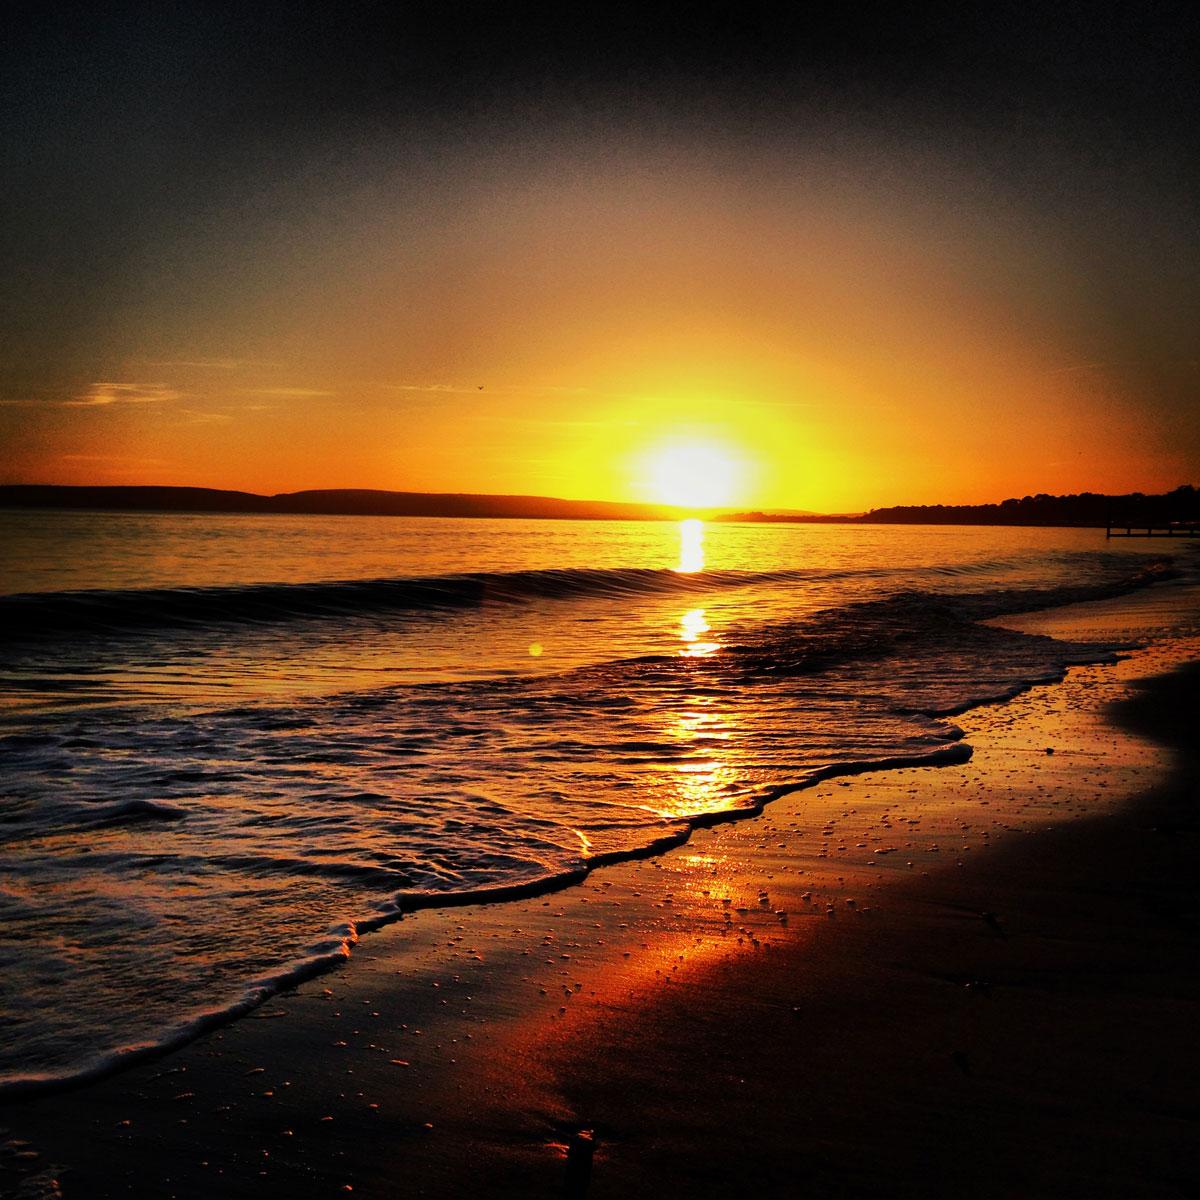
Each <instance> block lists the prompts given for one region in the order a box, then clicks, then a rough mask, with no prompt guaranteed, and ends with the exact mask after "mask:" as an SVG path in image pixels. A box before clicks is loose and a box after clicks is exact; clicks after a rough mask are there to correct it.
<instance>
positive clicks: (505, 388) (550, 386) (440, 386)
mask: <svg viewBox="0 0 1200 1200" xmlns="http://www.w3.org/2000/svg"><path fill="white" fill-rule="evenodd" d="M378 386H379V387H382V388H387V389H388V390H389V391H393V392H441V393H448V394H451V395H463V396H471V395H474V394H475V393H476V392H486V391H487V390H488V385H487V384H486V383H477V384H475V385H474V386H473V387H471V386H466V385H463V384H458V383H381V384H379V385H378ZM492 390H493V391H497V392H548V393H553V394H558V395H573V396H578V395H584V394H585V393H590V392H591V390H592V389H591V388H586V387H575V386H572V385H569V384H557V383H505V384H501V385H500V386H499V387H496V388H493V389H492Z"/></svg>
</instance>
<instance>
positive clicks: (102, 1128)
mask: <svg viewBox="0 0 1200 1200" xmlns="http://www.w3.org/2000/svg"><path fill="white" fill-rule="evenodd" d="M1164 595H1165V596H1167V597H1168V599H1170V593H1166V592H1162V593H1160V592H1158V591H1157V589H1156V590H1155V592H1153V593H1151V594H1150V598H1149V599H1145V600H1140V601H1137V602H1136V603H1133V604H1127V605H1126V606H1125V608H1124V609H1120V610H1116V609H1110V610H1109V612H1108V616H1107V617H1104V616H1103V615H1100V616H1098V615H1097V613H1098V611H1099V606H1086V608H1085V610H1084V611H1079V612H1070V611H1068V610H1060V611H1059V612H1057V613H1052V614H1041V615H1037V616H1033V617H1030V618H1021V619H1020V620H1022V621H1025V622H1026V624H1025V625H1024V626H1023V627H1026V628H1029V629H1031V631H1034V632H1038V631H1042V632H1055V631H1060V632H1063V633H1064V634H1067V633H1069V632H1071V630H1072V628H1075V629H1076V630H1078V628H1079V627H1080V623H1084V624H1086V623H1088V622H1092V623H1093V624H1094V623H1095V622H1097V621H1100V622H1101V623H1102V624H1103V623H1104V622H1105V621H1107V624H1106V625H1104V628H1105V629H1106V630H1108V631H1110V632H1111V631H1112V630H1114V629H1117V628H1128V630H1129V632H1130V633H1131V634H1132V635H1137V634H1139V633H1145V632H1146V631H1147V630H1148V629H1150V628H1151V627H1152V626H1153V623H1154V620H1155V619H1157V618H1156V617H1155V615H1154V613H1155V611H1156V610H1154V609H1153V606H1154V605H1160V606H1161V605H1163V604H1164V603H1166V601H1164V600H1163V599H1162V597H1163V596H1164ZM1171 602H1172V603H1174V604H1175V605H1176V608H1178V605H1179V602H1180V598H1179V597H1178V596H1175V597H1174V599H1173V600H1172V601H1171ZM1187 603H1188V604H1191V605H1192V606H1193V610H1194V598H1192V599H1189V600H1187ZM1139 606H1140V607H1139ZM1168 607H1169V605H1168ZM1176 615H1177V614H1176ZM1172 619H1173V618H1172ZM1189 619H1194V612H1193V618H1189ZM1163 620H1164V621H1166V620H1167V617H1163ZM1121 622H1124V625H1122V624H1121ZM1006 623H1009V622H1006ZM1073 623H1074V624H1073ZM1186 658H1192V659H1195V658H1200V641H1198V640H1197V638H1196V637H1195V636H1194V635H1193V636H1191V637H1187V638H1183V639H1177V640H1175V641H1174V642H1171V643H1156V644H1154V645H1152V646H1151V647H1150V648H1149V649H1147V650H1143V651H1139V652H1138V653H1136V654H1134V655H1132V656H1131V657H1130V658H1128V659H1127V660H1126V661H1124V662H1122V663H1120V664H1118V665H1116V666H1095V667H1084V668H1078V669H1073V670H1072V671H1071V673H1070V675H1069V677H1068V678H1067V680H1066V681H1065V682H1063V683H1062V684H1058V685H1053V686H1049V687H1043V688H1037V689H1035V690H1033V691H1031V692H1028V693H1026V694H1025V695H1023V696H1021V697H1018V698H1017V699H1015V700H1013V701H1011V702H1010V703H1008V704H1005V705H1001V706H996V707H992V708H986V709H980V710H977V711H975V712H972V713H969V714H967V715H966V716H964V717H963V718H962V719H961V721H960V724H961V725H962V727H963V729H964V731H965V733H966V736H967V740H968V741H969V742H970V743H971V745H972V746H974V748H975V757H974V758H973V760H972V761H971V762H970V763H968V764H966V765H964V766H950V767H942V768H932V767H927V768H918V769H911V770H903V771H893V772H887V773H881V774H878V775H869V776H862V777H859V778H856V779H851V780H841V781H829V782H826V783H824V784H821V785H819V786H817V787H815V788H812V789H809V790H806V791H802V792H799V793H795V794H793V795H791V796H788V797H785V798H783V799H782V800H779V801H777V802H776V803H775V804H773V805H772V806H771V807H770V808H769V809H768V811H767V812H766V814H765V815H763V816H762V817H760V818H757V819H755V820H749V821H743V822H739V823H736V824H732V825H726V826H721V827H718V828H715V829H711V830H707V831H702V832H699V833H697V834H696V835H695V836H694V837H693V839H692V841H691V842H690V843H688V845H686V846H684V847H682V848H680V849H679V850H676V851H674V852H672V853H669V854H666V855H663V856H661V857H658V858H654V859H648V860H644V861H641V862H635V863H628V864H624V865H621V866H618V867H614V868H611V869H606V870H603V871H599V872H596V873H595V874H594V875H593V876H591V877H590V878H589V879H588V880H587V881H586V882H585V883H584V884H582V885H580V886H577V887H574V888H571V889H568V890H566V891H564V892H561V893H557V894H555V895H551V896H543V897H541V898H538V899H532V900H523V901H519V902H513V903H509V904H500V905H491V906H474V907H468V908H462V909H447V910H440V911H429V912H424V913H421V914H418V915H416V916H414V917H412V918H410V919H406V920H405V921H403V922H401V923H400V924H399V925H396V926H393V927H391V928H389V929H387V930H384V931H381V932H380V933H378V934H374V935H371V936H370V937H368V938H366V939H364V940H363V941H362V942H361V943H360V945H359V948H358V950H357V952H356V953H355V955H354V958H353V960H352V961H351V963H350V964H349V965H348V966H347V967H346V968H345V969H343V970H340V971H338V972H336V973H334V974H331V975H327V976H325V977H323V978H320V979H317V980H314V981H312V982H310V983H307V984H304V985H303V986H301V987H300V988H298V989H297V990H296V991H294V992H292V993H289V994H287V995H283V996H280V997H277V998H276V999H275V1000H273V1001H271V1002H270V1003H268V1004H267V1005H266V1006H264V1007H263V1008H262V1009H260V1010H258V1011H257V1012H256V1013H255V1014H253V1015H252V1016H251V1017H249V1018H246V1019H243V1020H242V1021H239V1022H237V1023H236V1024H234V1025H232V1026H230V1027H228V1028H226V1029H223V1030H220V1031H217V1032H216V1033H213V1034H210V1035H208V1036H207V1037H205V1038H203V1039H201V1040H199V1041H197V1042H195V1043H193V1044H192V1045H190V1046H188V1047H186V1048H184V1049H183V1050H182V1051H179V1052H177V1053H176V1054H174V1055H171V1056H169V1057H167V1058H164V1059H161V1060H159V1061H157V1062H153V1063H148V1064H145V1065H143V1066H141V1067H138V1068H136V1069H134V1070H131V1071H128V1072H126V1073H125V1074H123V1075H120V1076H116V1077H114V1078H111V1079H108V1080H105V1081H103V1082H101V1083H98V1084H94V1085H92V1086H89V1087H86V1088H82V1089H79V1090H77V1091H74V1092H70V1093H66V1094H62V1095H58V1096H47V1097H42V1098H39V1099H37V1100H28V1101H25V1102H23V1103H16V1104H13V1105H9V1106H7V1107H6V1108H5V1109H3V1110H0V1126H3V1127H4V1128H5V1130H6V1131H7V1136H6V1140H5V1142H4V1145H3V1149H2V1150H0V1190H2V1191H3V1194H4V1195H6V1196H7V1195H9V1194H12V1195H14V1196H24V1195H30V1196H37V1195H55V1194H59V1193H61V1194H62V1195H65V1196H68V1197H70V1196H79V1197H103V1196H189V1197H193V1196H194V1197H223V1196H231V1197H232V1196H281V1197H282V1196H296V1197H308V1196H337V1195H345V1194H348V1193H349V1192H353V1194H355V1195H366V1196H372V1197H374V1196H379V1197H383V1196H388V1197H395V1196H409V1195H412V1196H433V1197H453V1196H468V1195H479V1196H546V1197H552V1196H562V1195H565V1194H572V1193H571V1192H570V1191H568V1190H567V1179H568V1171H567V1157H566V1156H567V1146H568V1144H569V1143H571V1141H572V1140H573V1139H576V1140H578V1133H579V1131H580V1130H583V1129H587V1130H591V1131H594V1146H595V1152H594V1159H593V1161H592V1164H591V1169H590V1172H585V1171H583V1170H582V1169H581V1170H577V1171H576V1172H575V1176H574V1183H573V1184H572V1187H574V1193H573V1194H576V1195H578V1194H586V1195H588V1196H594V1197H617V1196H622V1197H628V1196H650V1195H658V1196H675V1195H689V1194H690V1195H699V1196H716V1195H722V1196H729V1195H751V1194H757V1195H762V1196H779V1197H783V1196H795V1195H810V1196H819V1197H823V1196H829V1197H839V1196H868V1195H869V1196H879V1195H884V1196H913V1195H921V1196H928V1195H935V1196H940V1195H946V1196H950V1195H954V1196H961V1195H970V1196H1021V1197H1025V1196H1047V1197H1050V1196H1088V1197H1097V1196H1112V1197H1117V1196H1120V1197H1141V1196H1145V1197H1152V1196H1154V1197H1156V1196H1163V1197H1167V1196H1188V1195H1195V1194H1197V1192H1198V1191H1200V1161H1198V1160H1197V1155H1196V1152H1195V1145H1196V1143H1197V1133H1198V1132H1200V1130H1198V1126H1197V1119H1198V1118H1200V1087H1198V1086H1197V1078H1198V1075H1200V1071H1198V1068H1200V1051H1198V1050H1197V1039H1196V1037H1195V1028H1196V1018H1197V1015H1198V1014H1200V973H1198V969H1197V968H1198V959H1197V955H1196V948H1197V931H1198V928H1200V926H1198V923H1197V921H1198V914H1200V897H1198V895H1197V885H1196V883H1195V877H1196V871H1195V861H1196V857H1197V848H1198V845H1197V817H1196V812H1195V801H1196V795H1197V782H1198V780H1200V762H1198V760H1197V756H1196V750H1195V748H1194V745H1193V744H1192V741H1191V739H1192V735H1193V731H1194V730H1195V729H1196V728H1197V727H1198V725H1197V696H1198V694H1200V667H1197V666H1191V667H1187V668H1184V669H1182V670H1176V671H1172V668H1175V667H1177V666H1178V664H1179V662H1180V660H1182V659H1186ZM1164 671H1172V673H1170V674H1167V675H1165V676H1164V675H1162V672H1164ZM1147 676H1158V678H1157V679H1156V681H1155V682H1153V683H1152V684H1150V685H1148V686H1145V687H1143V686H1140V685H1135V682H1134V681H1136V680H1138V679H1140V678H1144V677H1147ZM247 936H255V931H254V930H247ZM264 936H269V932H266V933H264ZM585 1174H586V1175H587V1176H588V1178H587V1179H586V1192H583V1191H582V1190H581V1189H582V1188H583V1186H584V1180H583V1177H584V1175H585Z"/></svg>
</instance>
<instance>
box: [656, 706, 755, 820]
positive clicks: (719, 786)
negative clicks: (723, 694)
mask: <svg viewBox="0 0 1200 1200" xmlns="http://www.w3.org/2000/svg"><path fill="white" fill-rule="evenodd" d="M713 705H714V699H713V698H712V697H705V698H703V699H700V698H698V699H697V700H696V701H695V702H694V703H693V705H692V706H691V707H689V708H688V709H687V710H686V711H684V712H681V713H680V714H679V716H678V717H677V718H676V721H675V727H674V728H673V729H672V731H671V732H672V734H673V736H674V737H675V738H676V739H677V740H678V741H679V742H680V743H681V745H680V749H681V751H682V752H683V755H684V756H681V757H680V759H678V760H677V761H676V762H675V764H674V766H673V768H672V772H671V781H670V789H669V792H668V795H667V796H666V797H664V801H663V802H661V803H660V804H658V805H657V806H656V807H655V809H654V811H655V812H656V813H657V814H658V815H659V816H661V817H667V818H672V817H690V816H695V815H696V814H697V813H702V812H713V811H716V810H719V809H724V808H728V807H729V805H730V802H731V800H732V798H733V795H734V793H735V792H736V791H737V775H736V772H735V771H734V769H733V767H732V765H731V764H730V763H729V762H728V761H727V760H726V755H725V754H724V753H723V750H724V745H723V743H726V742H728V741H729V740H730V739H731V738H732V737H733V727H732V725H731V724H730V722H729V719H728V718H727V716H726V715H725V714H724V713H722V712H718V711H716V710H715V709H714V708H713Z"/></svg>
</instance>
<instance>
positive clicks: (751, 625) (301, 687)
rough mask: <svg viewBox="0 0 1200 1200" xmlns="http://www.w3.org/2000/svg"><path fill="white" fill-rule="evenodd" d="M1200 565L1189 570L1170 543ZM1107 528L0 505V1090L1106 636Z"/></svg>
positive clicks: (264, 989)
mask: <svg viewBox="0 0 1200 1200" xmlns="http://www.w3.org/2000/svg"><path fill="white" fill-rule="evenodd" d="M1170 550H1171V552H1172V553H1177V554H1178V555H1179V557H1180V559H1182V560H1183V561H1182V562H1176V563H1175V566H1174V569H1175V570H1177V571H1178V570H1182V571H1184V572H1192V571H1193V570H1194V568H1193V565H1192V564H1193V562H1194V556H1193V555H1189V554H1188V553H1186V552H1184V548H1180V549H1178V550H1177V549H1176V548H1175V547H1170ZM1163 557H1164V554H1163V551H1162V549H1161V547H1160V545H1159V544H1154V543H1144V542H1128V543H1127V542H1113V543H1108V544H1106V543H1105V540H1104V537H1103V535H1102V534H1100V535H1097V533H1096V532H1095V531H1091V530H1011V529H987V528H933V527H902V526H888V527H884V526H876V527H872V526H862V527H842V526H821V525H712V524H709V525H707V526H701V525H700V524H699V523H696V522H689V523H685V524H684V525H682V526H680V525H674V524H666V523H664V524H655V523H625V522H612V523H590V522H555V521H547V522H525V521H468V520H463V521H450V520H443V521H438V520H415V519H414V520H410V519H400V518H397V519H391V518H352V517H283V516H271V517H255V516H206V515H164V514H107V513H11V512H6V513H0V641H2V642H3V650H4V653H3V658H2V659H0V755H2V762H3V776H2V784H0V1028H2V1029H3V1030H4V1035H5V1036H4V1037H3V1038H2V1039H0V1095H2V1094H3V1092H4V1091H5V1090H6V1089H10V1090H11V1089H13V1088H16V1087H20V1086H25V1085H28V1083H29V1082H30V1081H38V1080H49V1081H53V1080H61V1079H65V1078H71V1077H78V1076H80V1075H85V1074H87V1073H88V1072H92V1071H95V1070H99V1069H103V1068H104V1067H105V1066H106V1065H109V1064H111V1063H112V1062H113V1061H114V1060H115V1058H119V1057H120V1056H121V1055H123V1054H126V1053H128V1052H129V1051H130V1050H131V1049H136V1048H137V1047H140V1046H148V1045H149V1046H153V1045H161V1044H164V1043H169V1042H171V1041H175V1040H179V1039H181V1038H185V1037H187V1036H189V1035H190V1034H191V1033H193V1032H194V1031H195V1030H196V1029H197V1028H198V1027H200V1026H201V1025H202V1024H203V1022H204V1021H206V1020H208V1019H210V1018H212V1017H213V1016H215V1015H218V1014H223V1013H230V1012H234V1011H240V1010H241V1009H243V1008H245V1007H247V1006H249V1005H252V1004H254V1003H255V1002H257V1001H259V1000H261V999H262V998H263V997H264V996H265V995H268V994H270V992H271V991H272V990H273V989H276V988H278V987H279V986H281V985H282V984H283V983H285V982H287V981H288V980H289V979H292V978H295V977H296V976H297V975H298V974H303V973H305V972H307V971H311V970H313V969H316V968H318V967H319V966H321V965H323V964H326V963H329V962H332V961H337V960H338V959H339V958H341V957H343V956H344V955H346V954H347V953H349V952H350V949H351V947H352V946H353V944H354V941H355V940H356V937H357V936H358V934H359V933H361V932H362V930H363V929H364V928H369V927H371V926H372V925H374V924H378V923H380V922H383V921H386V920H390V919H394V918H395V916H397V915H398V914H399V913H401V912H403V911H404V910H405V909H411V908H414V907H418V906H422V905H428V904H431V903H437V902H438V900H439V899H445V898H446V897H449V896H456V897H460V896H462V895H464V894H471V895H484V896H486V895H487V894H489V893H491V892H495V893H497V894H499V895H503V894H504V893H505V891H506V890H508V889H512V888H522V887H533V886H540V885H544V884H546V883H547V882H551V881H555V880H560V879H569V878H573V877H577V876H579V875H580V874H581V873H583V872H586V871H587V870H589V869H591V868H592V867H594V866H596V865H597V864H599V863H602V862H604V861H605V860H611V859H613V858H620V857H622V856H624V855H628V854H630V853H631V852H634V851H637V850H641V849H644V848H645V847H647V846H650V845H656V844H669V843H670V842H671V841H672V840H678V839H679V838H681V837H683V836H685V835H686V832H687V830H688V829H689V828H690V827H691V824H692V823H694V822H695V821H697V820H702V819H704V818H705V817H706V816H707V815H709V814H712V813H715V812H722V811H725V810H729V809H739V808H740V809H747V810H753V809H754V808H756V807H757V806H759V805H761V803H762V802H763V801H764V800H766V799H769V798H770V797H771V796H772V795H773V794H776V793H777V792H778V791H779V790H782V789H786V788H788V787H792V786H796V785H798V784H803V783H804V782H806V781H809V780H812V779H813V778H815V777H817V776H818V775H819V774H820V773H822V772H828V771H831V770H833V771H836V770H841V769H845V768H847V767H849V766H853V765H855V764H862V763H868V762H869V763H888V762H892V761H911V760H913V759H922V758H935V759H936V758H942V759H947V758H949V759H953V758H955V757H961V756H963V755H965V754H966V753H967V750H966V748H965V747H964V746H963V745H962V744H961V743H960V742H959V740H958V737H959V735H958V731H957V730H956V729H955V728H954V726H953V724H952V722H950V720H949V719H948V714H951V713H953V712H955V711H961V710H962V709H963V708H965V707H968V706H970V705H972V704H975V703H979V702H981V701H984V700H988V699H994V698H999V697H1003V696H1006V695H1009V694H1012V693H1013V692H1014V691H1016V690H1019V689H1020V688H1022V687H1024V686H1027V685H1028V684H1029V683H1031V682H1034V681H1038V680H1047V679H1053V678H1055V677H1057V676H1058V675H1059V674H1060V673H1061V672H1062V670H1063V668H1064V667H1065V665H1066V664H1068V663H1071V662H1079V661H1085V660H1095V659H1097V658H1101V657H1104V656H1105V655H1106V654H1108V653H1110V651H1111V648H1110V647H1105V646H1101V645H1097V644H1091V643H1084V644H1080V643H1076V644H1067V643H1063V642H1058V641H1052V640H1050V639H1047V638H1042V637H1033V636H1029V635H1025V634H1021V633H1016V632H1011V631H1008V630H1005V629H1001V628H997V627H995V626H992V625H986V624H981V623H980V621H981V620H982V619H984V618H987V617H990V616H997V615H1001V614H1003V613H1007V612H1016V611H1021V610H1023V609H1029V608H1033V607H1039V606H1047V605H1054V604H1062V603H1067V602H1070V601H1073V600H1081V599H1089V598H1093V597H1100V596H1104V595H1111V594H1115V593H1118V592H1121V591H1124V590H1128V589H1132V588H1136V587H1141V586H1146V585H1147V584H1148V583H1149V582H1150V581H1151V580H1153V579H1155V578H1158V577H1160V576H1161V574H1162V572H1163V568H1162V565H1161V559H1162V558H1163Z"/></svg>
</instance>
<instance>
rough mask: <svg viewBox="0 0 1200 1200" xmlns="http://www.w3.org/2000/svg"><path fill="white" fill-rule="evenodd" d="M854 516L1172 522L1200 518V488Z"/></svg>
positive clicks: (946, 521)
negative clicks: (1160, 492) (1152, 494)
mask: <svg viewBox="0 0 1200 1200" xmlns="http://www.w3.org/2000/svg"><path fill="white" fill-rule="evenodd" d="M854 519H855V520H857V521H870V522H879V523H882V524H899V525H1086V526H1104V525H1108V524H1110V523H1111V524H1113V525H1170V524H1176V523H1191V522H1196V521H1200V489H1197V488H1195V487H1193V486H1192V485H1190V484H1186V485H1184V486H1183V487H1177V488H1176V489H1175V490H1174V491H1173V492H1166V493H1165V494H1163V495H1160V496H1147V495H1146V494H1145V493H1143V492H1130V493H1129V494H1128V495H1124V496H1105V495H1101V494H1099V493H1097V492H1080V493H1079V494H1078V495H1074V496H1048V495H1046V493H1044V492H1041V493H1039V494H1038V495H1036V496H1022V497H1021V499H1019V500H1016V499H1013V500H1004V501H1002V502H1001V503H999V504H900V505H893V506H891V507H889V508H873V509H871V511H870V512H868V513H864V514H863V515H862V516H860V517H856V518H854Z"/></svg>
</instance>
